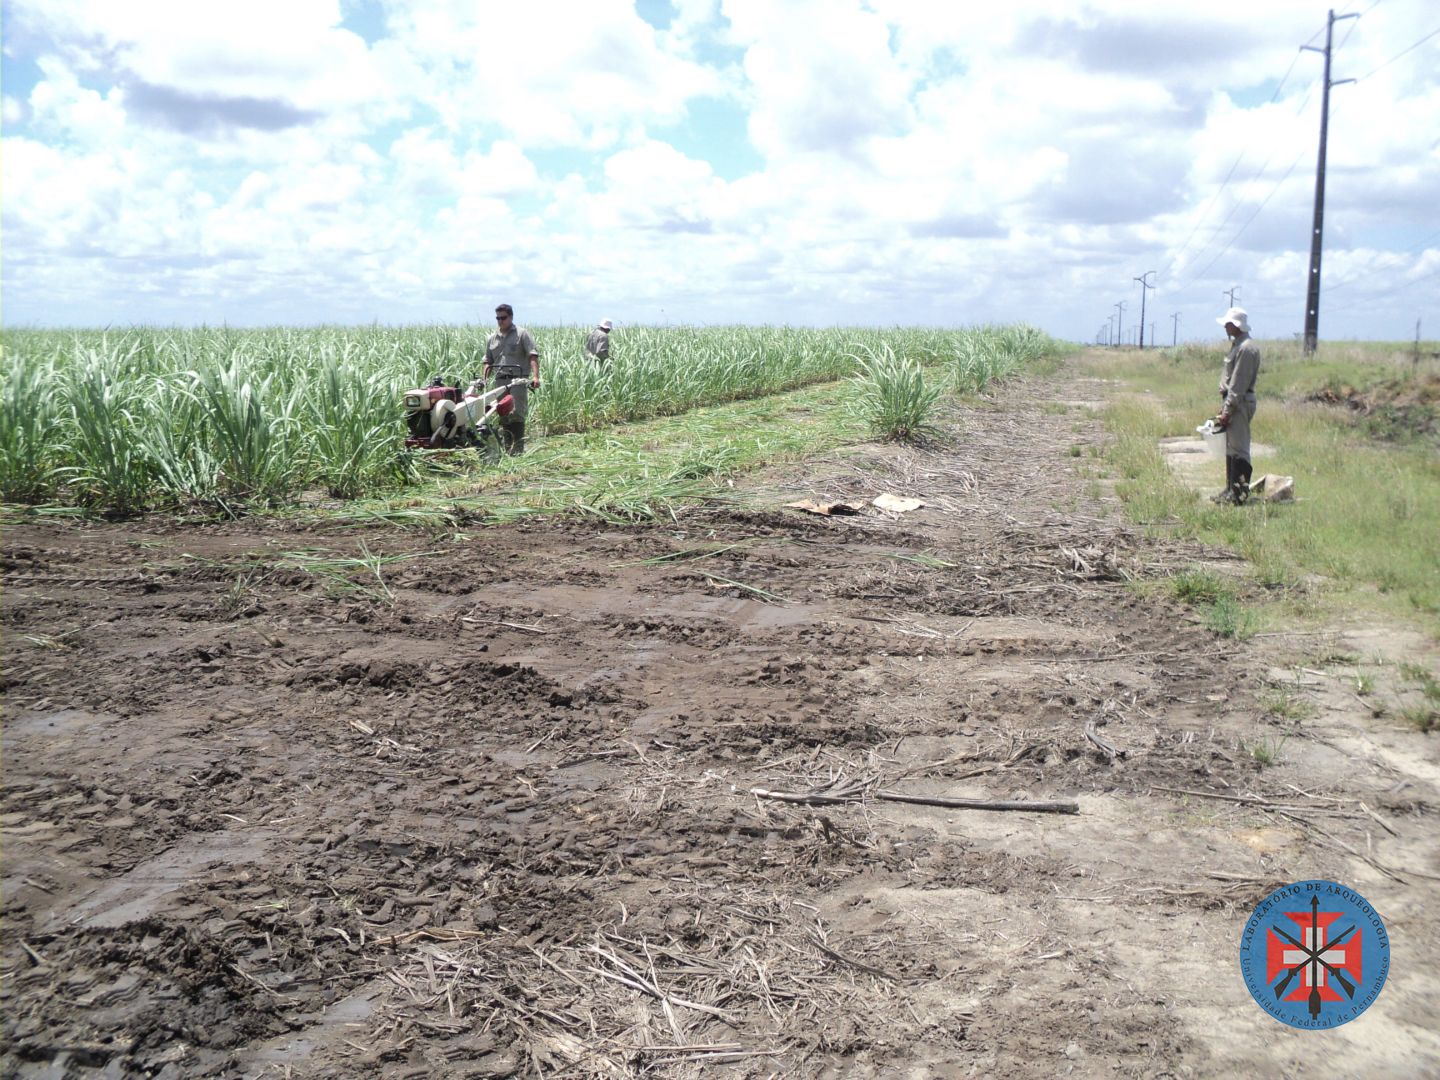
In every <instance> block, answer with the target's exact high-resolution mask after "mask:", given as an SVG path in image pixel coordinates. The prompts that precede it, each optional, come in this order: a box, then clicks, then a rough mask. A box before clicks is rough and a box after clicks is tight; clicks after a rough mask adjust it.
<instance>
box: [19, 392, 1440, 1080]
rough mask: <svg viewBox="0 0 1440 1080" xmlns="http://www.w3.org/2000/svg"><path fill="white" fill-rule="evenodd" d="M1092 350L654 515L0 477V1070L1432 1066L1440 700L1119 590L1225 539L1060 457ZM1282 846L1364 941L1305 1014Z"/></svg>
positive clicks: (1419, 1070) (989, 1070) (1335, 638)
mask: <svg viewBox="0 0 1440 1080" xmlns="http://www.w3.org/2000/svg"><path fill="white" fill-rule="evenodd" d="M1110 392H1113V388H1111V387H1107V386H1105V385H1103V384H1101V383H1099V382H1096V381H1093V380H1089V379H1086V378H1084V377H1082V376H1081V375H1080V374H1077V373H1075V372H1074V371H1070V372H1068V373H1062V374H1061V375H1059V376H1057V377H1054V378H1051V379H1048V380H1045V381H1034V382H1027V383H1014V384H1011V385H1010V386H1008V387H1005V388H1003V389H1001V390H999V391H998V392H997V394H996V398H995V401H994V404H993V407H985V408H977V409H959V408H956V409H955V410H954V411H952V413H951V414H950V415H949V416H948V417H947V420H946V434H945V436H944V437H943V438H942V439H940V440H939V441H938V442H937V443H936V444H935V445H934V446H932V447H929V448H927V449H925V450H907V449H901V448H896V447H887V446H872V447H865V448H861V449H860V450H858V451H855V452H852V453H848V454H844V455H837V456H834V457H831V458H828V459H825V460H821V461H815V462H810V463H808V464H806V465H804V466H794V465H792V466H787V467H785V468H784V469H783V470H777V471H776V472H775V473H774V474H772V475H768V476H762V477H759V478H757V479H754V480H747V481H746V482H744V483H743V484H739V485H738V487H737V495H739V496H743V497H744V501H743V503H742V504H740V505H738V506H736V505H729V506H723V507H719V508H714V507H712V508H709V509H697V510H693V511H688V512H685V513H683V514H681V515H679V517H678V519H677V520H676V521H675V522H673V523H667V524H666V525H664V526H646V527H641V526H637V527H633V528H631V527H615V526H611V525H606V524H602V523H594V522H587V521H582V520H551V521H532V522H522V523H520V524H517V525H512V526H507V527H499V528H481V527H467V526H465V525H464V524H461V525H460V526H458V527H457V528H455V529H450V530H446V531H442V532H435V533H431V532H420V531H402V530H398V529H394V528H376V529H368V530H361V531H357V530H354V529H339V528H334V527H331V528H314V529H297V528H296V527H295V526H293V525H283V524H276V523H267V522H257V521H250V522H241V523H237V524H230V525H224V526H208V527H188V528H180V527H175V526H172V525H167V524H166V523H165V522H164V521H161V520H146V521H142V522H132V523H124V524H113V525H93V524H92V525H84V524H75V523H55V524H16V525H13V526H11V527H8V528H7V529H6V530H5V537H4V551H3V556H4V563H3V568H4V573H5V590H4V604H3V617H4V628H5V638H4V681H5V693H6V713H5V725H4V805H3V811H4V813H3V817H0V827H3V830H4V834H3V835H4V866H3V874H4V913H3V914H4V948H3V964H4V968H3V988H4V1001H3V1017H4V1018H3V1037H4V1049H3V1057H0V1062H3V1065H0V1071H3V1072H4V1074H5V1075H9V1076H21V1077H42V1076H44V1077H51V1076H62V1075H63V1076H72V1077H89V1076H105V1077H121V1076H142V1075H145V1076H163V1077H181V1076H212V1075H213V1076H247V1077H258V1076H275V1077H282V1076H284V1077H310V1076H327V1077H328V1076H335V1077H341V1076H343V1077H364V1076H382V1075H383V1076H413V1077H428V1076H441V1077H448V1076H455V1077H503V1076H512V1075H513V1076H558V1075H565V1076H572V1077H584V1076H596V1077H630V1076H666V1077H684V1076H698V1075H701V1074H705V1075H711V1074H714V1075H724V1076H734V1077H766V1076H792V1077H857V1076H858V1077H866V1076H873V1077H895V1076H914V1077H925V1076H994V1077H1052V1076H1063V1075H1074V1076H1105V1077H1166V1076H1175V1077H1210V1076H1235V1075H1246V1076H1261V1075H1264V1076H1292V1075H1293V1076H1301V1075H1307V1076H1308V1075H1311V1069H1312V1067H1313V1060H1314V1057H1315V1055H1316V1054H1323V1056H1324V1060H1325V1061H1326V1065H1327V1069H1328V1073H1329V1074H1331V1075H1337V1076H1365V1077H1370V1078H1375V1077H1413V1076H1422V1075H1437V1074H1440V1034H1437V1027H1436V1024H1435V1021H1434V1017H1435V1016H1436V1015H1437V1013H1440V979H1437V975H1436V972H1437V970H1440V929H1437V926H1436V924H1435V921H1434V919H1433V917H1432V915H1433V911H1434V905H1435V901H1436V900H1437V898H1440V881H1437V878H1436V875H1437V874H1440V850H1437V847H1436V845H1435V843H1434V835H1435V826H1436V810H1437V807H1440V794H1437V793H1440V750H1437V747H1440V743H1437V742H1436V740H1434V739H1433V738H1431V739H1426V738H1425V737H1424V736H1422V735H1419V734H1418V733H1415V732H1407V731H1405V730H1404V729H1403V728H1402V727H1401V726H1400V725H1399V724H1398V723H1397V722H1396V721H1394V720H1386V719H1375V718H1372V717H1370V716H1369V715H1368V712H1367V711H1366V709H1365V703H1364V702H1362V701H1360V699H1358V698H1357V697H1355V695H1354V694H1353V693H1350V692H1349V689H1350V687H1349V684H1348V683H1347V682H1346V676H1345V675H1343V674H1342V672H1347V671H1350V670H1351V669H1352V668H1353V667H1354V666H1355V665H1356V664H1363V663H1367V662H1370V661H1371V660H1373V659H1374V658H1375V657H1376V655H1377V654H1378V653H1381V652H1384V651H1385V650H1387V649H1388V650H1392V651H1393V650H1395V649H1403V650H1410V651H1411V652H1410V655H1411V658H1412V659H1416V658H1422V657H1423V656H1424V652H1423V650H1424V648H1425V647H1424V645H1423V643H1422V642H1418V641H1415V640H1410V639H1402V638H1397V636H1396V635H1395V634H1394V633H1393V632H1388V631H1387V632H1384V633H1381V632H1379V631H1372V630H1369V629H1367V628H1365V627H1349V628H1346V629H1344V630H1339V629H1337V631H1336V632H1335V633H1334V634H1332V635H1322V636H1304V637H1294V638H1290V637H1283V636H1281V637H1270V638H1264V639H1257V640H1256V641H1254V642H1251V643H1249V644H1246V645H1238V646H1237V645H1234V644H1231V643H1228V642H1226V641H1223V640H1221V639H1218V638H1216V637H1215V636H1214V635H1213V634H1211V633H1210V632H1208V631H1207V630H1205V629H1204V628H1203V627H1202V626H1201V625H1200V623H1199V621H1198V620H1197V618H1196V617H1195V616H1194V615H1193V614H1192V613H1190V612H1189V611H1187V610H1186V609H1184V608H1182V607H1179V606H1177V605H1174V604H1173V603H1171V602H1170V601H1168V600H1165V599H1163V598H1156V597H1153V596H1152V597H1148V598H1147V597H1143V596H1142V595H1141V594H1140V591H1138V590H1137V589H1136V588H1135V587H1134V586H1133V580H1139V581H1144V580H1147V579H1155V578H1158V577H1160V576H1162V575H1165V574H1167V573H1173V572H1175V571H1178V570H1181V569H1185V568H1187V567H1190V566H1192V565H1195V564H1196V563H1197V562H1204V563H1206V564H1207V565H1213V566H1218V567H1220V568H1221V569H1222V570H1226V571H1238V567H1237V566H1236V565H1235V563H1234V562H1233V560H1227V559H1226V558H1225V556H1224V555H1223V553H1216V552H1206V551H1203V550H1201V549H1199V548H1196V547H1193V546H1186V545H1180V544H1176V543H1171V542H1163V541H1158V540H1154V539H1148V538H1146V537H1144V535H1143V533H1142V531H1141V530H1138V529H1136V528H1135V527H1132V526H1129V525H1127V524H1125V523H1124V521H1123V520H1122V518H1121V517H1120V515H1119V512H1118V507H1117V504H1116V503H1115V501H1114V500H1113V498H1111V497H1110V496H1109V495H1108V491H1107V488H1106V485H1105V484H1104V483H1103V482H1097V481H1094V480H1089V479H1086V478H1084V477H1082V476H1080V475H1078V474H1077V472H1076V466H1077V465H1078V464H1079V463H1081V462H1084V461H1088V460H1091V459H1090V456H1089V448H1091V447H1098V446H1099V445H1101V443H1102V441H1103V438H1104V435H1103V430H1102V428H1101V425H1100V423H1099V421H1098V420H1097V419H1096V416H1095V413H1094V412H1093V410H1092V409H1091V408H1090V407H1089V403H1094V402H1097V401H1099V400H1101V399H1103V398H1104V396H1105V395H1106V394H1107V393H1110ZM737 483H738V482H737ZM886 492H888V493H893V494H900V495H907V496H914V497H917V498H920V499H923V500H924V502H925V506H924V507H922V508H920V509H917V510H914V511H910V512H906V513H902V514H895V513H887V512H884V511H881V510H879V509H876V508H875V507H873V506H870V505H868V500H869V499H870V498H872V497H873V496H876V495H879V494H882V493H886ZM797 498H823V499H830V500H837V499H838V500H854V501H857V502H859V501H867V505H866V506H865V509H864V510H863V511H862V512H861V513H859V514H855V515H852V516H836V517H830V518H826V517H819V516H814V515H808V514H805V513H802V512H798V511H794V510H787V509H783V504H784V503H786V502H788V501H791V500H793V499H797ZM356 556H361V557H365V558H370V557H374V556H381V557H385V558H391V559H392V561H388V562H383V563H382V562H373V563H371V564H370V567H368V568H367V567H365V566H363V565H359V564H349V565H345V564H340V563H338V562H335V561H334V560H335V559H337V558H339V557H352V558H353V557H356ZM398 556H405V557H404V558H395V557H398ZM326 560H329V561H328V562H327V561H326ZM1132 579H1133V580H1132ZM1429 660H1430V662H1431V663H1432V664H1433V656H1431V657H1430V658H1429ZM1304 669H1309V670H1308V671H1306V670H1304ZM1266 680H1270V685H1269V689H1268V691H1267V682H1266ZM1277 685H1278V686H1282V687H1283V688H1284V693H1285V694H1286V695H1287V698H1286V700H1287V701H1292V702H1293V701H1303V702H1304V703H1305V704H1306V708H1305V709H1304V710H1299V709H1297V710H1295V714H1292V715H1291V716H1289V717H1285V716H1280V715H1275V713H1274V711H1273V710H1272V711H1271V712H1270V713H1268V714H1267V713H1266V712H1265V710H1264V708H1263V707H1262V704H1261V696H1262V694H1264V693H1266V692H1271V693H1273V692H1275V686H1277ZM1301 713H1303V716H1301V717H1300V718H1299V719H1297V718H1296V715H1298V714H1301ZM1287 734H1288V737H1286V736H1287ZM1267 740H1268V741H1267ZM1256 745H1260V746H1262V747H1266V748H1272V749H1275V750H1276V751H1277V753H1278V758H1279V761H1278V763H1277V764H1274V765H1271V766H1269V767H1262V765H1261V763H1260V762H1259V761H1257V760H1256V755H1253V754H1252V753H1250V752H1248V751H1247V747H1253V746H1256ZM1262 756H1263V755H1262ZM754 789H763V790H765V791H769V792H781V793H801V792H813V791H816V790H819V789H824V790H825V791H826V792H828V793H830V794H832V795H835V794H837V793H839V794H841V795H842V796H844V798H842V799H841V800H840V801H837V802H835V803H833V804H824V805H809V804H803V803H794V802H787V801H781V800H777V799H773V798H768V797H761V796H758V795H756V794H754V793H753V791H754ZM877 791H887V792H895V793H900V794H920V795H944V796H951V797H967V798H975V799H984V800H1008V801H1021V800H1025V801H1030V802H1032V803H1039V802H1073V803H1074V804H1076V806H1077V807H1078V811H1079V812H1078V813H1076V814H1060V813H1037V812H1032V811H1025V810H1021V811H1003V812H1002V811H987V810H968V809H953V808H941V807H934V806H927V805H914V804H907V803H902V802H895V801H890V800H888V799H881V798H877V797H875V793H876V792H877ZM1187 792H1188V794H1187ZM850 794H853V795H854V796H856V797H855V798H851V797H850ZM861 795H863V796H864V798H863V799H861V798H858V796H861ZM1257 797H1258V798H1263V799H1264V800H1268V802H1269V804H1271V805H1269V806H1268V807H1261V806H1259V805H1258V804H1257V803H1256V801H1255V799H1256V798H1257ZM1362 801H1363V805H1362ZM1305 878H1328V879H1334V880H1338V881H1342V882H1345V883H1348V884H1350V885H1351V886H1353V887H1354V888H1356V889H1358V890H1360V891H1361V892H1362V893H1364V894H1365V895H1366V897H1367V898H1368V899H1369V900H1370V901H1371V902H1373V903H1374V904H1375V905H1376V907H1377V909H1378V910H1379V911H1380V912H1381V914H1382V915H1383V916H1384V918H1385V920H1386V922H1387V924H1388V927H1389V930H1390V933H1391V936H1392V940H1393V950H1394V952H1393V955H1394V962H1393V967H1392V971H1391V975H1390V981H1389V984H1388V985H1387V987H1386V989H1385V991H1384V993H1383V995H1382V997H1381V999H1380V1000H1379V1002H1378V1003H1377V1004H1376V1005H1375V1006H1374V1007H1372V1008H1371V1009H1370V1010H1369V1011H1368V1012H1367V1013H1366V1014H1365V1015H1364V1016H1362V1017H1361V1018H1359V1019H1358V1020H1356V1021H1354V1022H1352V1023H1350V1024H1348V1025H1346V1026H1344V1027H1342V1028H1339V1029H1337V1030H1334V1031H1331V1032H1322V1033H1307V1032H1300V1031H1296V1030H1292V1029H1289V1028H1286V1027H1283V1026H1281V1025H1280V1024H1278V1023H1276V1022H1275V1021H1273V1020H1271V1019H1270V1018H1269V1017H1267V1016H1266V1015H1265V1014H1264V1013H1262V1012H1261V1011H1260V1010H1259V1009H1258V1008H1257V1007H1256V1006H1255V1005H1254V1004H1253V1003H1252V1002H1251V1001H1250V999H1249V996H1248V994H1247V992H1246V990H1245V988H1244V986H1243V984H1242V982H1241V980H1240V977H1239V973H1238V968H1237V948H1238V941H1239V934H1240V930H1241V927H1242V925H1243V922H1244V920H1245V917H1246V916H1247V914H1248V912H1249V909H1250V908H1251V907H1252V906H1253V905H1254V903H1255V902H1256V901H1257V900H1259V899H1260V898H1261V897H1262V896H1264V895H1265V894H1266V893H1267V892H1268V891H1269V890H1270V889H1272V888H1273V887H1275V886H1276V885H1278V884H1281V883H1283V882H1287V881H1292V880H1297V879H1305Z"/></svg>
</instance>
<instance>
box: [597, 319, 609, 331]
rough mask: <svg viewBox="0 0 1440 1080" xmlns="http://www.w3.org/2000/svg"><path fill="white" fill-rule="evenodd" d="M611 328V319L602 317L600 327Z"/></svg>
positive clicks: (602, 328) (603, 328)
mask: <svg viewBox="0 0 1440 1080" xmlns="http://www.w3.org/2000/svg"><path fill="white" fill-rule="evenodd" d="M610 328H611V326H610V320H609V319H601V320H600V329H601V330H609V329H610Z"/></svg>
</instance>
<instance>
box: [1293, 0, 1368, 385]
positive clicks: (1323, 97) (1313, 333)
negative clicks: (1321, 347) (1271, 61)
mask: <svg viewBox="0 0 1440 1080" xmlns="http://www.w3.org/2000/svg"><path fill="white" fill-rule="evenodd" d="M1359 17H1360V15H1359V13H1358V12H1351V13H1350V14H1349V15H1339V16H1337V15H1336V14H1335V9H1334V8H1331V9H1330V18H1329V20H1328V21H1327V22H1326V23H1325V48H1324V49H1317V48H1315V46H1313V45H1301V46H1300V48H1301V49H1302V50H1304V49H1308V50H1309V51H1310V52H1323V53H1324V54H1325V80H1324V82H1323V83H1322V84H1321V94H1320V156H1319V157H1318V158H1317V159H1316V161H1315V223H1314V227H1313V229H1312V230H1311V233H1310V276H1309V278H1308V279H1307V281H1306V290H1305V344H1304V351H1305V355H1306V356H1313V355H1314V354H1315V346H1316V344H1317V343H1318V342H1319V339H1320V250H1321V243H1320V234H1321V230H1322V229H1323V228H1324V224H1325V139H1326V135H1327V133H1328V131H1329V128H1330V88H1331V87H1332V86H1339V85H1340V84H1341V83H1348V82H1354V81H1355V80H1354V79H1337V80H1335V81H1334V82H1332V81H1331V80H1330V42H1331V39H1332V38H1333V37H1334V34H1335V24H1336V23H1337V22H1339V21H1340V20H1341V19H1358V18H1359Z"/></svg>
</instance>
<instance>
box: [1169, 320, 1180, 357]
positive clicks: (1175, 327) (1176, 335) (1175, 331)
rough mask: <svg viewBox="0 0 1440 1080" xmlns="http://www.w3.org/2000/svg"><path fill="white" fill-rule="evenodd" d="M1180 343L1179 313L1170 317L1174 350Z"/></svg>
mask: <svg viewBox="0 0 1440 1080" xmlns="http://www.w3.org/2000/svg"><path fill="white" fill-rule="evenodd" d="M1179 342H1180V313H1179V312H1178V311H1177V312H1175V314H1174V315H1171V316H1170V347H1171V348H1172V349H1173V348H1174V347H1175V346H1176V345H1177V344H1179Z"/></svg>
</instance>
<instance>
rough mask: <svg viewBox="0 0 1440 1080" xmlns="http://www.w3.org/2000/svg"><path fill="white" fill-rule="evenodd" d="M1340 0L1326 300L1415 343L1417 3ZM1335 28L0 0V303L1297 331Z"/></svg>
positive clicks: (797, 8)
mask: <svg viewBox="0 0 1440 1080" xmlns="http://www.w3.org/2000/svg"><path fill="white" fill-rule="evenodd" d="M1332 2H1333V3H1335V11H1336V14H1342V13H1353V14H1357V15H1358V16H1359V17H1358V18H1350V19H1343V20H1341V21H1338V22H1336V24H1335V26H1334V42H1335V49H1334V52H1333V70H1332V72H1331V78H1332V80H1336V81H1338V80H1341V79H1356V80H1357V81H1356V82H1354V83H1346V84H1342V85H1336V86H1335V87H1334V88H1333V89H1332V91H1331V112H1330V124H1329V133H1330V138H1329V152H1328V166H1327V184H1326V201H1325V231H1324V240H1325V251H1324V261H1323V274H1322V279H1321V280H1322V284H1323V291H1322V294H1321V304H1320V335H1321V338H1322V339H1342V338H1345V339H1348V338H1359V339H1372V340H1373V339H1386V340H1406V339H1410V338H1413V336H1414V334H1415V324H1416V321H1417V319H1419V320H1423V326H1422V332H1423V334H1424V335H1425V336H1426V337H1427V338H1429V339H1434V338H1436V337H1437V336H1440V7H1437V6H1436V4H1435V3H1434V0H1379V2H1375V0H1356V2H1353V3H1349V4H1345V3H1343V2H1342V0H1332ZM1325 30H1326V7H1325V5H1324V3H1321V2H1314V3H1312V2H1300V0H1250V2H1249V3H1244V4H1239V3H1219V4H1216V3H1206V4H1199V3H1168V4H1157V3H1154V2H1153V0H1143V2H1142V0H1098V2H1095V3H1084V2H1083V0H1082V2H1076V0H1064V2H1061V0H1012V2H1010V3H1005V4H1001V3H994V2H991V3H986V4H981V3H976V2H974V0H952V2H948V3H941V2H938V0H816V2H808V0H638V2H631V0H576V2H561V0H526V2H524V3H505V4H499V3H476V2H474V0H246V2H244V3H234V2H228V0H207V2H204V3H196V2H195V0H123V2H122V0H0V40H3V47H0V51H3V55H0V82H3V121H0V123H3V126H0V185H3V187H0V192H3V200H0V319H3V322H4V325H6V326H10V327H16V326H106V325H110V326H131V325H164V326H189V325H201V324H204V325H212V326H213V325H218V324H221V323H225V324H228V325H231V326H263V325H314V324H321V323H332V324H336V323H338V324H370V323H381V324H428V323H477V322H486V323H488V322H489V321H490V320H491V318H492V311H493V308H494V305H495V304H496V303H499V302H501V301H508V302H509V303H511V304H513V305H514V307H515V311H516V317H517V321H519V322H521V323H522V324H524V323H530V324H534V325H556V324H573V325H583V324H589V323H594V322H596V321H598V320H599V319H600V318H602V317H608V318H611V319H613V320H615V321H616V323H617V324H619V326H620V327H622V328H623V326H624V325H625V324H627V323H629V324H632V325H633V324H640V323H645V324H680V323H685V324H723V323H752V324H773V325H780V324H785V325H792V326H810V325H847V326H886V325H902V324H903V325H937V326H973V325H978V324H984V323H997V322H1000V323H1011V322H1026V323H1030V324H1032V325H1035V326H1039V327H1040V328H1042V329H1044V330H1047V331H1048V332H1050V333H1051V334H1054V335H1055V336H1057V337H1060V338H1064V339H1067V340H1074V341H1094V340H1096V339H1097V337H1099V338H1104V337H1105V336H1106V335H1107V334H1111V333H1112V332H1114V331H1115V330H1116V325H1115V324H1116V322H1117V321H1118V323H1119V327H1118V333H1119V335H1120V336H1121V337H1123V338H1124V339H1126V340H1130V339H1131V337H1132V335H1134V334H1135V331H1136V328H1137V327H1138V326H1139V325H1140V323H1141V319H1140V313H1141V305H1142V298H1143V303H1144V305H1145V320H1144V322H1145V334H1146V338H1147V341H1153V340H1155V339H1159V341H1160V342H1161V343H1162V344H1168V343H1170V342H1171V341H1172V340H1180V341H1185V340H1216V339H1219V338H1221V337H1222V336H1223V334H1222V332H1221V330H1220V328H1219V326H1218V325H1217V324H1216V322H1215V319H1216V316H1218V315H1221V314H1222V313H1223V312H1224V310H1225V309H1226V308H1227V307H1228V306H1229V304H1230V296H1229V293H1230V292H1231V290H1235V289H1238V292H1237V293H1236V297H1235V302H1236V303H1237V304H1238V305H1239V306H1242V307H1244V308H1246V309H1247V310H1248V311H1249V312H1250V316H1251V323H1252V325H1253V327H1254V330H1255V333H1256V334H1257V336H1260V337H1271V338H1285V337H1290V336H1291V335H1294V334H1297V333H1299V332H1300V331H1301V329H1302V328H1303V325H1304V315H1305V286H1306V281H1307V267H1308V262H1309V249H1310V235H1311V216H1312V212H1313V199H1314V194H1315V167H1316V152H1317V147H1318V142H1319V128H1320V102H1321V98H1322V79H1323V75H1322V72H1323V66H1324V57H1323V55H1322V54H1321V53H1320V52H1315V51H1302V50H1301V46H1303V45H1306V44H1310V45H1311V46H1314V47H1323V45H1324V44H1325ZM1152 270H1153V271H1155V273H1154V274H1153V275H1147V273H1146V272H1147V271H1152ZM1142 276H1144V277H1146V280H1148V281H1149V282H1151V283H1153V284H1154V285H1155V289H1154V290H1153V291H1147V290H1144V289H1143V288H1142V286H1141V284H1140V283H1139V282H1137V281H1136V280H1134V279H1136V278H1138V277H1142ZM1119 305H1123V307H1122V306H1119ZM1152 324H1153V329H1152Z"/></svg>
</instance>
